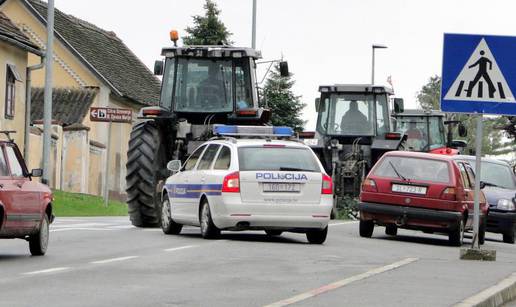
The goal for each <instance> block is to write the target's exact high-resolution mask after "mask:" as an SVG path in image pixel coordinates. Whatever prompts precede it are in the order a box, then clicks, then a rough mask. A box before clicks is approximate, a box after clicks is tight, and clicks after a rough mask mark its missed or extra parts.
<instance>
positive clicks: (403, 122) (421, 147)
mask: <svg viewBox="0 0 516 307" xmlns="http://www.w3.org/2000/svg"><path fill="white" fill-rule="evenodd" d="M394 117H395V118H396V120H395V121H394V130H395V131H398V132H400V133H402V134H405V135H406V136H407V140H406V143H405V148H406V149H408V150H410V151H422V152H429V151H431V150H434V149H437V148H442V147H445V146H446V129H445V127H444V113H442V112H439V111H432V110H405V111H404V112H403V113H399V114H395V115H394Z"/></svg>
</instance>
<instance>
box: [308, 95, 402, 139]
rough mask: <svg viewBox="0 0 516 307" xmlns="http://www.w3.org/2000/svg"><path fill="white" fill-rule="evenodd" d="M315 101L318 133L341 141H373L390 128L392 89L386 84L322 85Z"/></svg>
mask: <svg viewBox="0 0 516 307" xmlns="http://www.w3.org/2000/svg"><path fill="white" fill-rule="evenodd" d="M319 91H320V92H321V98H320V100H318V101H317V102H316V109H317V112H318V119H317V128H316V129H317V132H318V133H320V134H321V135H325V136H328V137H332V138H336V139H339V141H340V143H342V144H352V143H353V142H355V141H356V139H357V138H360V144H369V145H370V144H371V142H372V140H373V138H374V137H375V136H379V135H385V134H386V133H387V132H390V131H391V127H390V120H389V116H390V113H389V96H390V95H392V94H393V93H392V90H391V89H389V88H387V87H383V86H369V85H333V86H320V87H319Z"/></svg>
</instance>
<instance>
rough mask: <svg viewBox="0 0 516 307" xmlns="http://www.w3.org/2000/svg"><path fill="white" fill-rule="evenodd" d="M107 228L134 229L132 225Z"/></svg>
mask: <svg viewBox="0 0 516 307" xmlns="http://www.w3.org/2000/svg"><path fill="white" fill-rule="evenodd" d="M108 228H111V229H131V228H136V227H135V226H133V225H116V226H109V227H108Z"/></svg>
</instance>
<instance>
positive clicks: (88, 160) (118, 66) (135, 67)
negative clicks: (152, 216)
mask: <svg viewBox="0 0 516 307" xmlns="http://www.w3.org/2000/svg"><path fill="white" fill-rule="evenodd" d="M0 12H3V13H4V14H5V15H6V16H8V17H9V18H10V19H11V20H12V21H13V22H14V24H15V25H16V26H17V27H18V28H19V29H21V31H22V32H23V34H24V35H25V36H27V37H28V38H30V42H32V44H34V45H35V47H40V48H41V49H45V44H46V16H47V3H45V2H42V1H38V0H0ZM54 23H55V40H54V46H53V47H54V56H53V69H54V80H53V87H54V88H53V91H54V93H53V112H52V120H53V128H54V135H53V141H52V144H53V145H52V148H53V151H52V153H51V159H52V161H53V162H51V164H52V167H53V171H52V172H51V174H52V178H51V180H50V184H51V187H53V188H58V189H63V190H67V191H73V192H81V193H90V194H97V195H100V194H101V190H102V189H101V188H100V187H101V186H103V185H104V184H108V185H109V191H110V194H111V196H113V197H117V198H121V199H123V198H124V191H125V174H126V170H125V164H126V160H127V154H126V153H127V146H128V141H129V134H130V131H131V126H132V125H131V124H129V123H117V124H113V126H112V130H111V138H110V139H111V143H110V147H111V150H110V152H111V157H110V159H109V161H111V163H110V165H109V166H107V165H106V163H107V161H108V159H107V151H106V147H107V140H108V131H109V130H108V124H107V123H98V122H91V121H90V119H89V116H88V110H89V108H90V107H114V108H126V109H131V110H132V111H133V114H134V115H136V114H137V112H138V111H139V109H140V108H141V107H144V106H149V105H154V104H156V103H157V102H158V101H159V91H160V81H159V80H158V79H157V78H156V77H155V76H154V75H153V74H152V73H151V71H150V70H149V69H148V68H147V67H146V66H145V65H144V64H143V63H142V62H141V61H140V60H139V59H138V58H137V57H136V56H135V55H134V54H133V53H132V52H131V50H129V48H128V47H127V46H126V45H125V44H124V43H123V41H122V40H121V39H120V38H118V37H117V36H116V34H115V33H113V32H111V31H106V30H103V29H101V28H99V27H97V26H95V25H93V24H91V23H89V22H87V21H84V20H81V19H79V18H76V17H74V16H72V15H68V14H66V13H64V12H61V11H59V10H58V9H56V10H55V20H54ZM28 62H29V65H34V64H37V63H39V62H40V59H39V58H38V56H37V55H32V54H29V55H28ZM44 73H45V70H44V69H41V70H37V71H34V72H33V73H32V85H33V87H34V89H33V91H32V95H31V97H32V98H33V99H32V105H33V108H32V112H31V113H32V114H31V120H32V122H33V124H34V127H33V129H31V131H32V134H31V138H30V140H31V142H30V143H29V144H30V145H29V146H30V148H31V150H30V154H31V155H32V156H31V157H29V161H30V162H29V163H30V164H32V165H31V167H38V165H39V163H41V162H40V161H41V158H40V157H39V156H38V153H39V152H41V150H40V149H39V148H37V147H39V146H40V144H39V143H40V140H39V138H40V136H39V135H38V134H40V133H41V126H40V125H41V120H42V105H43V91H42V89H41V88H42V87H43V86H44ZM33 140H34V141H33ZM32 145H34V148H33V147H32ZM106 169H108V172H107V177H106V176H105V175H106V171H105V170H106Z"/></svg>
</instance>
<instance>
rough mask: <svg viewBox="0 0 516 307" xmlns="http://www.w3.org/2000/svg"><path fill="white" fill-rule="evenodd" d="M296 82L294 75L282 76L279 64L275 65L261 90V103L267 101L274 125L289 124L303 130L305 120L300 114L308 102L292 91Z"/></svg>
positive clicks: (297, 129)
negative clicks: (302, 100) (304, 101)
mask: <svg viewBox="0 0 516 307" xmlns="http://www.w3.org/2000/svg"><path fill="white" fill-rule="evenodd" d="M294 83H295V81H294V80H292V75H290V76H288V77H282V76H281V75H280V71H279V65H275V66H274V69H273V70H271V72H270V76H269V77H268V78H267V81H266V82H265V86H264V88H263V90H262V91H261V94H262V95H261V97H262V99H261V104H262V106H264V104H265V101H266V103H267V105H268V107H269V108H270V109H271V111H272V119H271V121H272V124H273V125H274V126H289V127H292V128H293V129H294V130H295V131H303V126H304V124H305V121H303V120H302V119H301V117H300V116H301V111H302V110H303V108H304V107H305V106H306V104H305V103H302V102H301V96H296V95H295V94H294V92H293V91H292V86H294Z"/></svg>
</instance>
